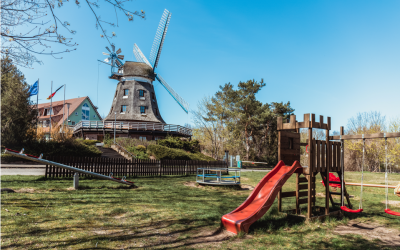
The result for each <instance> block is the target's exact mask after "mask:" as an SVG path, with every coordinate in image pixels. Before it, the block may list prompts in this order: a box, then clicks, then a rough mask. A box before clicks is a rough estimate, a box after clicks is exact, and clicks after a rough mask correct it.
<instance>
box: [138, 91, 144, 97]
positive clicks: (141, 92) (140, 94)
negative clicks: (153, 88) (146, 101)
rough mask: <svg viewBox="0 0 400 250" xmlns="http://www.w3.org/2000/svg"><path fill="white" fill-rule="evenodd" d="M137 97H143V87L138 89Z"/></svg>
mask: <svg viewBox="0 0 400 250" xmlns="http://www.w3.org/2000/svg"><path fill="white" fill-rule="evenodd" d="M139 97H144V90H143V89H141V90H139Z"/></svg>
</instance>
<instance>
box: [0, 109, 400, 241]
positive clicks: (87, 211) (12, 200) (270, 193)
mask: <svg viewBox="0 0 400 250" xmlns="http://www.w3.org/2000/svg"><path fill="white" fill-rule="evenodd" d="M300 128H306V129H308V135H309V136H308V140H307V142H306V143H304V142H303V143H301V142H300V133H299V132H300ZM312 129H323V130H325V132H326V140H324V141H322V140H315V139H314V138H313V137H312ZM330 129H331V128H330V117H328V118H327V122H326V123H324V119H323V116H320V119H319V122H316V121H315V115H314V114H311V115H310V114H305V115H304V121H303V122H298V121H297V120H296V116H295V115H291V116H290V119H288V120H287V121H286V122H285V123H284V122H283V120H282V118H279V117H278V132H279V133H278V160H279V162H278V164H277V165H276V166H275V167H274V168H273V169H272V170H269V171H258V172H253V171H243V173H242V172H241V170H240V169H238V168H236V169H235V168H233V169H232V168H227V165H226V167H225V168H221V167H220V168H213V167H212V164H211V163H204V164H206V165H204V166H203V167H198V168H197V171H196V176H193V175H190V173H189V172H190V171H189V168H188V162H186V163H185V164H186V165H185V167H183V168H182V167H181V168H182V170H183V169H184V172H182V173H185V174H183V175H182V174H181V175H175V176H174V175H171V174H170V175H167V176H165V175H162V173H165V172H164V171H163V170H162V169H163V168H162V164H160V165H159V167H153V174H154V173H156V175H154V176H148V177H143V176H142V177H138V176H137V175H135V174H134V175H133V176H131V177H134V178H131V179H132V180H128V179H129V178H126V177H125V176H124V177H123V178H121V176H120V178H118V177H114V176H113V174H112V173H110V175H108V176H107V175H105V174H104V173H103V174H101V173H98V172H99V171H100V169H101V168H97V169H96V168H93V167H91V166H89V165H90V164H83V165H82V164H78V165H79V166H75V167H73V166H69V165H65V164H61V163H58V162H55V161H51V160H46V159H43V158H42V155H41V156H40V157H37V156H31V155H28V154H24V151H23V150H21V151H15V150H10V149H6V153H7V154H11V155H14V156H17V157H21V158H25V159H28V160H32V161H36V162H39V163H43V164H46V165H51V166H53V167H55V168H60V169H64V170H66V171H72V172H65V171H64V172H63V173H64V174H63V175H61V176H64V177H58V178H53V179H48V178H47V175H46V176H45V177H30V176H2V183H3V186H7V187H8V188H9V189H11V192H9V193H6V192H2V197H1V198H2V226H3V227H2V229H3V231H2V246H4V247H15V248H24V247H26V246H30V248H32V249H35V248H37V249H40V248H43V247H54V248H68V249H82V248H93V247H102V248H111V249H120V248H123V249H125V248H137V247H140V248H143V247H144V248H147V247H151V248H174V249H175V248H179V247H181V248H217V247H218V248H222V249H224V248H225V249H232V248H236V249H243V248H246V247H247V248H249V249H254V248H265V247H266V245H265V244H268V246H269V247H279V248H287V249H321V248H324V249H337V248H339V247H342V248H343V247H344V248H353V249H360V248H365V249H386V248H388V249H390V248H397V247H398V246H400V231H399V230H398V228H399V225H400V216H399V215H400V213H399V212H398V211H399V210H400V202H399V199H398V196H399V195H400V192H399V191H400V190H399V186H398V181H399V180H400V174H399V173H388V171H387V169H388V168H387V156H388V153H387V149H386V153H385V155H386V156H385V161H384V164H385V169H386V171H385V172H384V173H370V172H365V171H364V168H363V166H364V162H363V163H362V167H361V172H345V168H344V157H345V156H344V150H343V149H344V145H345V144H344V140H347V139H352V140H358V139H362V140H363V141H364V144H365V139H366V138H367V139H384V140H385V145H386V148H387V139H388V138H397V137H399V136H400V133H384V134H369V135H364V134H363V135H345V134H344V128H343V127H341V129H340V135H339V136H329V130H330ZM301 147H306V152H307V156H308V157H307V159H308V166H301V165H300V162H301V160H300V152H301V150H300V148H301ZM120 163H122V161H121V162H120ZM138 163H139V165H141V164H143V163H141V162H138ZM148 163H150V164H154V163H155V162H148ZM285 163H286V164H285ZM93 164H94V163H93ZM93 164H92V165H93ZM133 164H134V163H133V162H127V161H125V163H124V164H119V165H118V167H117V168H115V170H116V171H117V172H118V173H126V174H128V173H136V169H137V167H133ZM207 164H211V165H207ZM220 164H221V163H220ZM224 164H225V163H224ZM81 165H82V166H81ZM214 165H215V164H214ZM124 166H125V168H123V167H124ZM127 166H131V167H133V168H130V169H128V168H126V167H127ZM47 168H48V167H47V166H46V169H47ZM54 171H55V170H54ZM188 171H189V172H188ZM167 172H168V171H167ZM72 173H75V174H74V175H73V176H74V177H73V178H74V181H73V187H71V178H68V177H66V176H70V177H71V176H72V175H71V174H72ZM171 173H172V172H171ZM78 174H81V175H83V176H85V177H83V176H82V177H83V178H79V175H78ZM327 176H329V178H326V177H327ZM317 177H319V178H320V179H322V181H317ZM360 178H361V183H358V182H359V180H360ZM133 179H134V180H133ZM206 179H211V181H207V180H206ZM231 179H233V180H231ZM78 183H79V184H78ZM232 184H234V185H232ZM389 190H390V192H389ZM392 190H394V192H393V191H392ZM356 204H358V208H357V205H356ZM364 209H365V210H364Z"/></svg>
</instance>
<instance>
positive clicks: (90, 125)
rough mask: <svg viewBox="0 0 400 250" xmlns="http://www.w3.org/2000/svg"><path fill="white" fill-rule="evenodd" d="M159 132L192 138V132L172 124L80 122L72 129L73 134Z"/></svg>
mask: <svg viewBox="0 0 400 250" xmlns="http://www.w3.org/2000/svg"><path fill="white" fill-rule="evenodd" d="M114 129H116V130H118V131H122V130H126V131H131V132H134V131H159V132H165V133H168V132H171V133H175V134H178V135H182V136H187V137H189V136H192V130H191V129H190V128H186V127H183V126H180V125H174V124H162V123H154V122H111V121H105V122H103V121H81V122H79V123H78V124H76V125H75V127H74V128H73V131H74V133H76V132H78V131H81V130H85V131H93V130H107V131H113V130H114Z"/></svg>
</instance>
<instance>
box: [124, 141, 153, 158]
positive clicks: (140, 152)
mask: <svg viewBox="0 0 400 250" xmlns="http://www.w3.org/2000/svg"><path fill="white" fill-rule="evenodd" d="M140 146H142V147H144V146H143V145H140ZM142 147H140V150H139V149H137V147H129V148H127V149H126V150H128V152H129V153H131V154H133V155H135V156H136V159H140V160H148V159H149V155H148V154H147V153H146V147H144V150H143V148H142Z"/></svg>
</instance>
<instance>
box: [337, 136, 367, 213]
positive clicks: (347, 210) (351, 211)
mask: <svg viewBox="0 0 400 250" xmlns="http://www.w3.org/2000/svg"><path fill="white" fill-rule="evenodd" d="M364 149H365V139H364V145H363V162H362V167H361V193H360V208H359V209H356V210H353V209H350V208H348V207H346V206H344V204H343V203H344V197H343V196H342V202H343V203H342V205H343V206H341V207H340V209H341V210H342V211H344V212H347V213H352V214H357V213H361V212H362V211H363V209H362V192H363V186H362V185H363V179H364ZM342 161H343V141H342ZM343 166H344V162H342V180H343V178H344V176H343V172H344V168H343ZM330 174H331V173H329V179H330V178H331V176H330ZM332 175H333V174H332ZM333 177H334V178H336V179H337V180H338V181H339V180H340V179H339V177H336V176H335V175H333ZM338 185H339V187H340V188H342V191H343V188H344V180H343V187H342V186H341V185H340V184H338ZM342 194H343V193H342Z"/></svg>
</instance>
